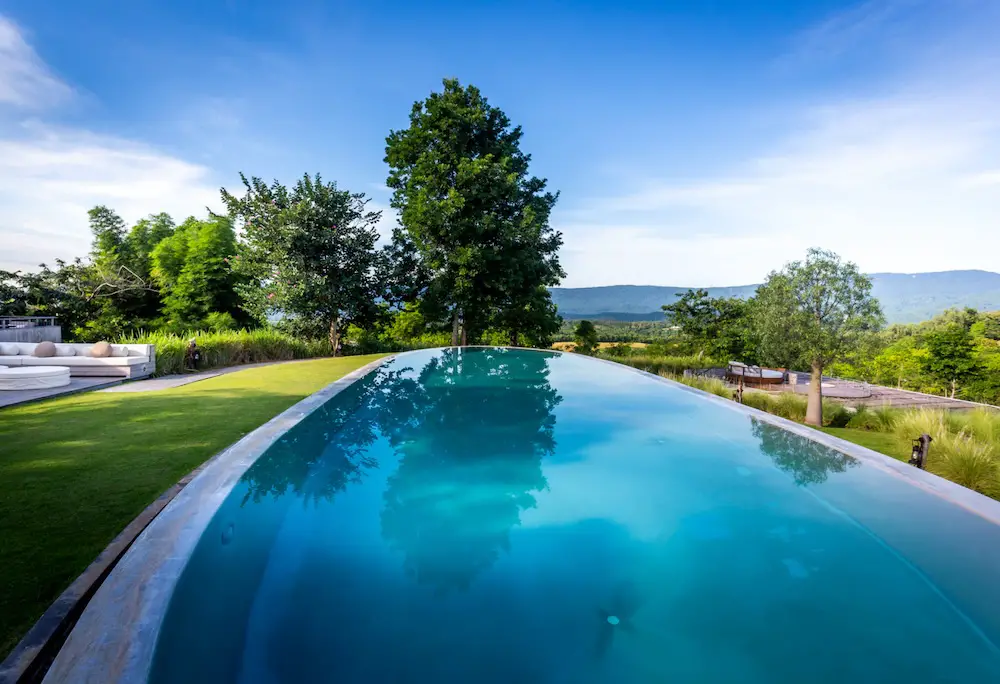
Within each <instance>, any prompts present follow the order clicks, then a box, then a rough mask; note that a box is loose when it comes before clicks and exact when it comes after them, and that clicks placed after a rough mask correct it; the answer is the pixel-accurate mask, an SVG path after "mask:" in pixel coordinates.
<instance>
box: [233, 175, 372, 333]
mask: <svg viewBox="0 0 1000 684" xmlns="http://www.w3.org/2000/svg"><path fill="white" fill-rule="evenodd" d="M240 178H241V179H242V181H243V186H244V188H245V189H246V193H245V194H244V195H242V196H241V197H236V196H235V195H232V194H230V193H229V192H228V191H226V190H223V191H222V199H223V201H224V202H225V204H226V207H227V209H228V211H229V215H230V217H231V218H232V219H234V220H236V221H237V222H238V224H239V226H240V229H241V233H242V235H243V241H242V243H241V244H240V246H239V254H238V255H237V257H235V258H234V259H233V264H234V266H233V270H234V271H236V273H237V274H239V276H241V277H242V278H243V279H244V281H243V283H241V284H240V285H238V291H239V293H240V294H241V295H242V296H243V299H244V301H245V302H246V306H247V307H248V309H249V310H250V311H252V312H253V314H254V315H255V316H256V317H257V318H258V319H259V320H264V319H265V318H266V317H267V316H268V315H269V314H275V313H281V314H282V315H284V316H288V317H292V318H296V319H298V320H299V322H300V324H301V325H300V327H304V326H307V325H312V326H313V329H312V331H311V332H312V333H313V334H314V335H319V334H327V335H328V337H329V339H330V344H331V346H332V347H333V348H334V349H336V348H337V345H338V342H339V338H340V330H341V328H343V327H344V326H345V325H346V324H351V323H353V324H356V325H361V326H364V327H367V326H369V325H371V324H372V323H373V322H374V321H375V319H376V317H377V315H378V306H377V299H378V297H379V295H380V294H382V284H383V283H382V282H381V280H380V278H381V274H382V273H383V272H384V271H385V270H386V255H385V252H382V251H380V250H377V249H376V248H375V242H376V240H377V239H378V231H377V230H376V224H377V223H378V220H379V217H380V213H379V212H373V211H368V210H367V204H368V200H367V199H365V196H364V194H363V193H351V192H348V191H346V190H339V189H338V188H337V185H336V184H335V183H324V182H323V181H322V179H321V178H320V176H319V175H318V174H317V175H316V177H315V178H313V177H310V176H309V174H306V175H304V176H303V177H302V178H301V179H300V180H299V181H298V182H296V184H295V186H294V187H292V189H291V190H289V189H288V188H286V187H285V186H283V185H281V184H280V183H278V182H277V181H274V183H272V184H271V185H270V186H268V185H267V184H266V183H264V182H263V181H262V180H261V179H260V178H256V177H255V178H251V179H249V180H248V179H247V178H246V176H244V175H242V174H240Z"/></svg>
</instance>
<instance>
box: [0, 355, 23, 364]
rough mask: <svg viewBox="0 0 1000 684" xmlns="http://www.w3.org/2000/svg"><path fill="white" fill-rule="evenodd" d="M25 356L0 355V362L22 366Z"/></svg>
mask: <svg viewBox="0 0 1000 684" xmlns="http://www.w3.org/2000/svg"><path fill="white" fill-rule="evenodd" d="M23 360H24V357H23V356H0V364H3V365H5V366H20V365H21V361H23Z"/></svg>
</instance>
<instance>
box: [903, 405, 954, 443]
mask: <svg viewBox="0 0 1000 684" xmlns="http://www.w3.org/2000/svg"><path fill="white" fill-rule="evenodd" d="M960 420H961V419H958V418H957V417H956V416H954V415H953V414H951V413H950V412H948V411H942V410H939V409H924V408H920V409H912V410H910V411H902V412H900V414H899V415H898V416H897V417H896V420H895V421H894V423H893V432H895V433H896V436H897V437H899V438H900V439H903V440H907V441H909V440H913V439H916V438H917V437H919V436H920V435H922V434H925V433H926V434H928V435H930V436H931V439H934V440H939V439H943V438H944V437H945V436H946V435H948V434H957V433H958V432H960V431H961V428H962V425H961V424H960Z"/></svg>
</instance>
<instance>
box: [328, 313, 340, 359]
mask: <svg viewBox="0 0 1000 684" xmlns="http://www.w3.org/2000/svg"><path fill="white" fill-rule="evenodd" d="M339 323H340V321H339V320H338V319H337V317H336V316H334V317H333V318H331V319H330V348H331V349H333V355H334V356H340V349H339V347H340V326H339Z"/></svg>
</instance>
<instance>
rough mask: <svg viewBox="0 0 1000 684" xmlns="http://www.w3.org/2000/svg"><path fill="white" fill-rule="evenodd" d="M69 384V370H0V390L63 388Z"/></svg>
mask: <svg viewBox="0 0 1000 684" xmlns="http://www.w3.org/2000/svg"><path fill="white" fill-rule="evenodd" d="M43 360H45V359H43ZM69 383H70V379H69V368H6V369H3V370H0V390H34V389H45V388H49V387H65V386H66V385H68V384H69Z"/></svg>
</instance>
